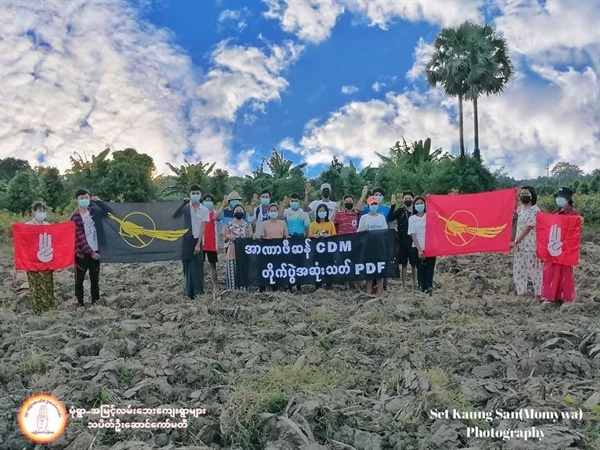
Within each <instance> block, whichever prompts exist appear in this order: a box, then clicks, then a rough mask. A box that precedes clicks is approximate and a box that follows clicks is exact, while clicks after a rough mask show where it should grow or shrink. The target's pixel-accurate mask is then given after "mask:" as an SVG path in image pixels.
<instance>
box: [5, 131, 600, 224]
mask: <svg viewBox="0 0 600 450" xmlns="http://www.w3.org/2000/svg"><path fill="white" fill-rule="evenodd" d="M378 156H379V158H380V163H379V165H378V166H377V167H372V166H367V167H365V168H363V169H361V170H358V169H357V168H356V166H355V165H354V164H353V163H352V162H349V163H344V162H342V161H340V160H338V159H337V158H334V159H333V160H332V161H331V163H330V164H329V166H328V167H326V168H325V170H323V172H321V173H320V174H319V175H318V176H317V177H314V178H309V177H308V176H307V175H306V173H305V169H306V164H298V165H294V163H293V162H292V161H291V160H288V159H285V158H284V157H283V156H282V154H281V153H280V152H279V151H278V150H277V149H276V148H272V149H271V155H270V157H269V158H265V159H264V160H263V161H262V163H261V164H260V166H259V167H257V168H256V169H255V170H254V171H253V172H252V173H251V174H248V175H245V176H230V174H229V173H228V172H227V171H226V170H223V169H221V168H217V167H216V165H215V164H208V163H203V162H201V161H198V162H194V163H190V162H187V161H186V162H185V164H183V165H180V166H175V165H173V164H167V166H168V169H169V171H170V172H169V173H168V174H160V175H157V168H156V166H155V163H154V160H153V158H152V157H151V156H150V155H148V154H145V153H140V152H138V151H137V150H135V149H132V148H127V149H124V150H119V151H113V152H112V154H111V151H110V150H109V149H106V150H104V151H103V152H101V153H100V154H98V155H97V156H93V157H92V158H91V160H89V159H87V158H85V157H82V156H81V155H80V154H74V155H73V156H71V158H70V168H69V169H68V170H66V171H65V172H64V173H61V172H60V171H59V170H58V169H57V168H55V167H46V166H36V167H31V166H30V164H29V163H28V162H27V161H25V160H22V159H17V158H4V159H1V160H0V209H3V210H7V211H11V212H14V213H19V214H26V213H28V212H29V210H30V208H31V205H32V203H34V202H35V201H43V202H44V203H46V204H47V205H48V206H49V207H50V208H52V210H54V211H55V212H58V213H65V212H70V211H72V210H73V209H74V207H75V201H74V198H73V193H74V192H75V190H76V189H78V188H80V187H85V188H87V189H89V190H90V191H91V192H92V193H93V194H94V195H97V196H99V197H100V198H102V199H104V200H107V201H116V202H154V201H168V200H179V199H181V198H182V197H184V196H185V195H186V194H187V193H188V190H189V187H190V185H192V184H194V183H197V184H199V185H200V186H202V189H203V192H206V193H211V194H213V195H214V196H215V197H216V198H222V197H223V196H224V195H227V194H228V193H229V192H231V191H233V190H236V191H238V192H239V193H240V194H241V195H242V197H243V198H244V200H245V201H247V202H249V201H250V200H251V199H252V196H253V195H254V194H255V193H259V192H260V191H261V190H263V189H269V190H270V191H271V195H272V197H273V198H275V199H282V198H283V197H284V196H286V195H290V194H292V193H294V192H297V193H299V194H302V193H303V192H304V188H305V185H306V183H307V182H308V183H310V184H311V185H312V186H313V187H314V191H315V192H314V193H313V195H315V196H316V195H318V188H319V186H320V185H321V184H322V183H324V182H327V183H329V184H331V186H332V198H333V199H334V200H341V198H342V196H343V195H345V194H351V195H358V194H359V193H360V192H361V190H362V187H363V186H365V185H368V186H370V187H371V188H374V187H379V188H383V189H384V191H385V192H386V194H387V197H388V198H389V197H390V196H391V194H392V193H400V192H402V191H404V190H411V191H413V192H415V193H427V194H447V193H451V192H460V193H475V192H483V191H489V190H493V189H499V188H505V187H516V186H519V185H523V184H532V185H534V186H535V187H536V188H537V189H538V192H539V193H540V195H548V194H551V193H552V192H554V191H555V190H556V188H557V187H558V185H559V183H560V184H561V185H567V186H570V187H571V188H572V189H573V190H574V191H575V192H577V193H581V194H588V193H589V194H592V193H598V192H600V170H595V171H594V172H593V173H592V174H588V175H585V174H584V173H583V171H582V170H581V169H579V168H578V167H577V166H575V165H573V164H571V163H568V162H559V163H557V164H556V165H555V166H554V167H553V168H552V171H551V172H550V173H549V176H545V177H539V178H537V179H535V180H516V179H514V178H512V177H510V176H508V174H506V173H503V172H502V171H497V172H491V171H490V170H489V169H488V168H487V167H486V166H485V165H484V164H483V163H482V162H481V161H479V160H478V159H477V158H475V157H472V156H468V155H465V156H460V155H459V156H452V155H449V154H448V153H445V152H443V151H442V149H441V148H436V149H432V146H431V139H429V138H428V139H425V140H424V141H423V140H420V141H414V142H412V143H410V144H409V143H407V142H406V140H404V139H402V141H398V142H396V143H395V144H394V145H393V146H392V147H391V148H390V151H389V152H388V154H386V155H383V154H379V155H378Z"/></svg>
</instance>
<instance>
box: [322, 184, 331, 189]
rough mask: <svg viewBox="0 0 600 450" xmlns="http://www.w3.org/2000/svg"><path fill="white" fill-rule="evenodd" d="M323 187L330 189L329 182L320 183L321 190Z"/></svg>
mask: <svg viewBox="0 0 600 450" xmlns="http://www.w3.org/2000/svg"><path fill="white" fill-rule="evenodd" d="M323 189H329V190H331V185H330V184H329V183H323V184H322V185H321V190H323Z"/></svg>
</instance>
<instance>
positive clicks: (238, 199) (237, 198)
mask: <svg viewBox="0 0 600 450" xmlns="http://www.w3.org/2000/svg"><path fill="white" fill-rule="evenodd" d="M227 203H228V207H227V208H224V209H223V214H222V215H221V223H222V226H223V227H225V226H226V225H228V224H230V223H231V222H233V220H234V219H235V215H234V214H233V210H234V209H235V207H236V206H238V205H241V204H242V196H241V195H240V194H238V193H237V192H236V191H233V192H231V193H230V194H229V195H228V196H227ZM245 219H246V222H248V223H252V220H251V219H250V215H249V214H248V213H246V217H245Z"/></svg>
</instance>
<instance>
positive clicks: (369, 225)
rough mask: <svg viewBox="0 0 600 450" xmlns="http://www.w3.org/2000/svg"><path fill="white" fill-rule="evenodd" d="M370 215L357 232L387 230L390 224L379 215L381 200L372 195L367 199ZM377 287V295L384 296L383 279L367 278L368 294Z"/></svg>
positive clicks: (359, 224) (366, 216) (366, 215)
mask: <svg viewBox="0 0 600 450" xmlns="http://www.w3.org/2000/svg"><path fill="white" fill-rule="evenodd" d="M367 205H368V207H369V213H368V214H365V215H363V216H362V217H361V218H360V222H359V223H358V229H357V232H358V233H360V232H362V231H374V230H387V229H388V224H387V221H386V219H385V216H384V215H383V214H379V199H378V198H377V197H376V196H374V195H372V196H371V197H369V198H368V199H367ZM375 285H376V286H377V295H383V278H371V279H369V278H367V294H372V293H373V286H375Z"/></svg>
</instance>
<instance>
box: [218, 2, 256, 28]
mask: <svg viewBox="0 0 600 450" xmlns="http://www.w3.org/2000/svg"><path fill="white" fill-rule="evenodd" d="M250 14H251V13H250V10H249V9H248V8H242V9H237V10H234V9H226V10H224V11H221V14H219V24H221V25H222V24H225V23H228V22H235V27H236V29H237V30H238V31H243V30H244V28H246V27H247V26H248V21H247V19H248V17H249V16H250Z"/></svg>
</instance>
